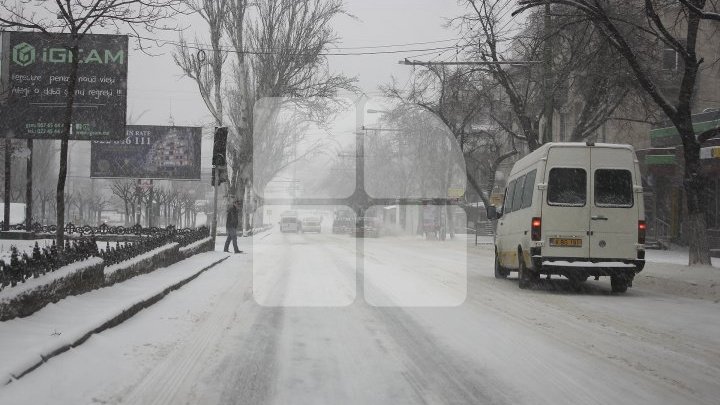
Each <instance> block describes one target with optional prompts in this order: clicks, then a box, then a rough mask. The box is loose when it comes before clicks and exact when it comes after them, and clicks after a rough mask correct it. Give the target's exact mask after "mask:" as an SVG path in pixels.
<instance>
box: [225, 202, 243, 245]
mask: <svg viewBox="0 0 720 405" xmlns="http://www.w3.org/2000/svg"><path fill="white" fill-rule="evenodd" d="M239 205H240V203H239V202H238V201H234V202H233V203H232V204H231V205H230V207H228V210H227V217H226V219H225V229H227V239H226V240H225V249H224V251H225V252H228V249H229V248H230V241H232V244H233V248H234V249H235V253H242V250H240V249H238V245H237V227H238V222H239V220H238V214H239V213H240V212H239V211H240V210H239V208H238V206H239Z"/></svg>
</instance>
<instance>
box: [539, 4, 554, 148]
mask: <svg viewBox="0 0 720 405" xmlns="http://www.w3.org/2000/svg"><path fill="white" fill-rule="evenodd" d="M544 25H545V26H544V37H545V43H544V44H543V45H544V46H543V93H544V95H545V105H544V108H543V117H545V128H544V130H543V133H542V139H541V140H540V141H541V143H548V142H552V140H553V136H552V134H553V115H554V112H555V106H554V103H553V88H552V87H553V72H552V61H553V50H552V40H551V37H552V34H551V32H550V31H551V29H552V28H551V25H552V20H551V17H550V2H549V1H546V2H545V24H544Z"/></svg>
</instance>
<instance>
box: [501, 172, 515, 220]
mask: <svg viewBox="0 0 720 405" xmlns="http://www.w3.org/2000/svg"><path fill="white" fill-rule="evenodd" d="M514 195H515V180H513V181H511V182H510V185H509V186H508V187H507V190H506V194H505V203H504V204H505V205H504V207H503V214H509V213H511V212H513V196H514Z"/></svg>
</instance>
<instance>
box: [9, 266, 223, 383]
mask: <svg viewBox="0 0 720 405" xmlns="http://www.w3.org/2000/svg"><path fill="white" fill-rule="evenodd" d="M227 257H228V256H227V255H224V254H222V253H216V252H208V253H204V254H200V255H196V256H193V257H192V258H190V259H186V260H183V261H181V262H179V263H176V264H174V265H172V266H169V267H166V268H163V269H158V270H157V271H154V272H152V273H150V274H144V275H141V276H139V277H136V278H134V279H132V280H129V281H127V282H124V283H122V284H119V285H117V286H114V287H112V288H102V289H98V290H95V291H91V292H88V293H87V294H83V295H80V296H70V297H67V298H65V299H63V300H60V301H59V302H57V303H54V304H51V305H48V306H46V307H45V308H43V309H42V310H40V311H38V312H36V313H35V314H33V316H30V317H27V318H17V319H13V320H10V321H6V322H0V359H2V361H0V384H5V383H8V382H10V381H11V380H12V379H14V378H19V377H20V376H22V375H24V374H25V373H27V372H29V371H31V370H33V369H34V368H35V367H37V366H39V365H41V364H42V363H43V362H45V361H47V360H48V359H49V358H51V357H53V356H55V355H57V354H59V353H62V352H63V351H65V350H67V349H69V348H70V347H72V346H75V345H77V344H80V343H82V342H84V341H85V340H87V338H89V337H90V335H92V334H93V333H98V332H100V331H102V330H104V329H107V328H109V327H112V326H114V325H117V324H118V323H120V322H122V321H124V320H125V319H127V318H129V317H130V316H132V315H134V314H135V313H137V312H138V311H140V310H141V309H142V308H144V307H146V306H148V305H150V304H152V303H154V302H156V301H157V300H159V299H161V298H162V297H163V296H165V295H166V294H167V293H169V292H170V291H171V290H173V289H177V288H179V287H181V286H182V285H184V284H185V283H187V282H188V281H190V280H192V279H194V278H195V277H197V276H198V275H199V274H201V273H202V272H204V271H205V270H207V269H209V268H211V267H213V266H214V265H216V264H217V263H219V262H221V261H223V260H225V259H226V258H227Z"/></svg>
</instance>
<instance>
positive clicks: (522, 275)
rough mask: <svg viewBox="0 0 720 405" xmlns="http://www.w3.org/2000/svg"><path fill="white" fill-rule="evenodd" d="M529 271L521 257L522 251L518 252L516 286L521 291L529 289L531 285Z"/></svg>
mask: <svg viewBox="0 0 720 405" xmlns="http://www.w3.org/2000/svg"><path fill="white" fill-rule="evenodd" d="M531 281H532V279H531V275H530V270H528V268H527V266H526V265H525V260H524V259H523V257H522V251H518V286H519V287H520V288H521V289H523V290H524V289H526V288H530V284H531Z"/></svg>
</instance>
